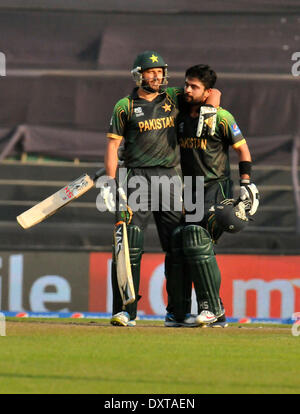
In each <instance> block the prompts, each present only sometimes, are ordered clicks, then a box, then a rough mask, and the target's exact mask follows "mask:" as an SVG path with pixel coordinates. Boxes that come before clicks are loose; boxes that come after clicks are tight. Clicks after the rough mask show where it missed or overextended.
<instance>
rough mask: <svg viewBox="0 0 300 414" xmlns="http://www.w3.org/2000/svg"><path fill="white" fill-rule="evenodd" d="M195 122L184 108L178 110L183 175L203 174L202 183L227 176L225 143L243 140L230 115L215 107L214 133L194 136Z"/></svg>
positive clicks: (236, 145)
mask: <svg viewBox="0 0 300 414" xmlns="http://www.w3.org/2000/svg"><path fill="white" fill-rule="evenodd" d="M197 125H198V117H197V118H192V117H191V116H190V115H189V114H188V113H187V112H186V111H182V112H181V113H180V115H179V117H178V142H179V145H180V154H181V167H182V173H183V175H184V176H204V182H205V184H206V185H207V184H208V183H210V182H212V181H216V180H217V181H223V180H225V179H227V178H230V164H229V147H230V146H232V147H233V148H237V147H239V146H240V145H242V144H244V143H245V142H246V140H245V138H244V137H243V135H242V133H241V131H240V129H239V127H238V125H237V123H236V121H235V119H234V117H233V116H232V115H231V113H230V112H228V111H226V110H225V109H223V108H219V109H218V110H217V123H216V132H215V135H214V136H205V137H200V138H198V137H196V131H197Z"/></svg>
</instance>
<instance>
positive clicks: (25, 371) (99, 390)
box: [0, 318, 300, 394]
mask: <svg viewBox="0 0 300 414" xmlns="http://www.w3.org/2000/svg"><path fill="white" fill-rule="evenodd" d="M0 355H1V358H0V393H1V394H91V393H95V394H294V393H295V394H296V393H297V394H298V393H299V392H300V337H299V336H298V337H295V336H293V335H292V333H291V326H287V325H284V326H277V325H276V326H275V325H274V326H273V325H271V326H266V325H263V326H261V325H254V324H253V325H251V324H250V325H245V326H244V325H243V326H242V327H241V325H240V324H231V325H230V326H229V327H228V328H226V329H211V328H165V327H163V323H162V322H151V321H138V323H137V326H136V327H135V328H127V327H126V328H122V327H112V326H110V325H109V321H108V320H86V319H84V320H76V321H74V320H61V319H59V320H58V319H54V320H48V319H47V320H36V319H26V320H25V319H22V320H20V319H17V318H11V319H10V318H7V321H6V336H2V337H0Z"/></svg>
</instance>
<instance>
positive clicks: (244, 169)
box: [239, 161, 252, 177]
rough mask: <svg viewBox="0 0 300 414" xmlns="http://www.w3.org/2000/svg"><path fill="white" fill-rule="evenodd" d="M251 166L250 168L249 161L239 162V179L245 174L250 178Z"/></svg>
mask: <svg viewBox="0 0 300 414" xmlns="http://www.w3.org/2000/svg"><path fill="white" fill-rule="evenodd" d="M251 166H252V163H251V161H240V162H239V173H240V177H241V176H242V175H243V174H247V175H249V177H250V176H251Z"/></svg>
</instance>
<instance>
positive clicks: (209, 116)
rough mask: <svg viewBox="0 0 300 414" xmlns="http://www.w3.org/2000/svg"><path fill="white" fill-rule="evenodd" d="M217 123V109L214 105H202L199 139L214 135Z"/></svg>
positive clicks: (198, 130) (198, 129) (198, 128)
mask: <svg viewBox="0 0 300 414" xmlns="http://www.w3.org/2000/svg"><path fill="white" fill-rule="evenodd" d="M216 123H217V109H216V108H214V107H213V106H212V105H202V106H201V107H200V114H199V121H198V127H197V133H196V135H197V137H201V136H207V135H214V134H215V131H216Z"/></svg>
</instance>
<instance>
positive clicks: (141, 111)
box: [134, 106, 145, 117]
mask: <svg viewBox="0 0 300 414" xmlns="http://www.w3.org/2000/svg"><path fill="white" fill-rule="evenodd" d="M134 113H135V116H136V117H139V116H143V115H145V114H144V112H143V110H142V108H141V107H140V106H138V107H137V108H134Z"/></svg>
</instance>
